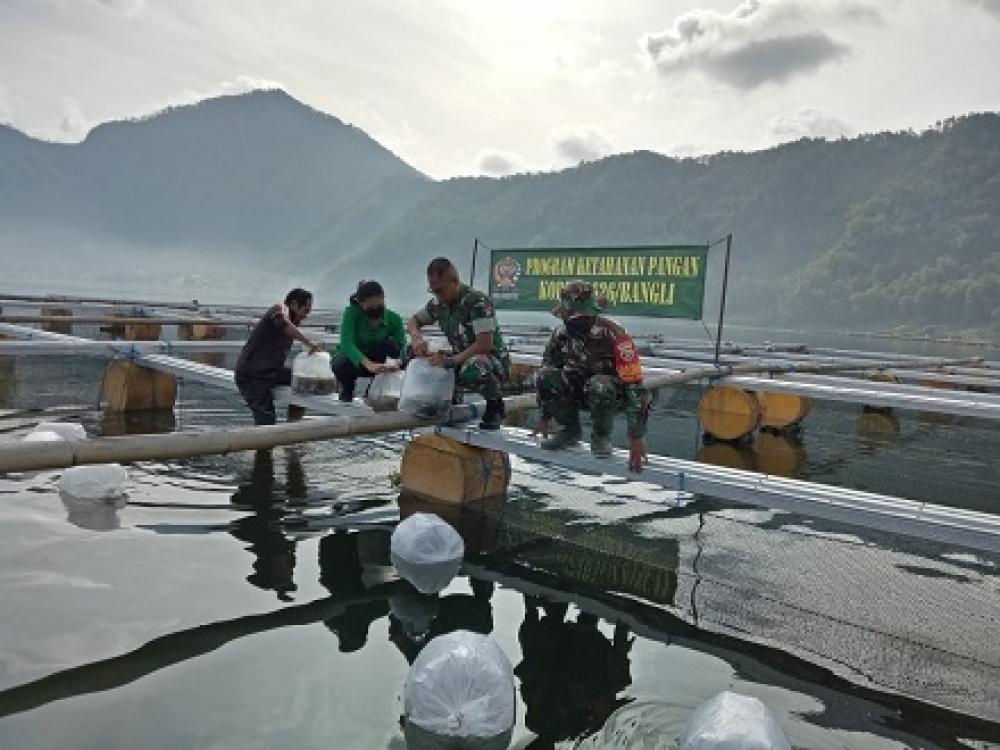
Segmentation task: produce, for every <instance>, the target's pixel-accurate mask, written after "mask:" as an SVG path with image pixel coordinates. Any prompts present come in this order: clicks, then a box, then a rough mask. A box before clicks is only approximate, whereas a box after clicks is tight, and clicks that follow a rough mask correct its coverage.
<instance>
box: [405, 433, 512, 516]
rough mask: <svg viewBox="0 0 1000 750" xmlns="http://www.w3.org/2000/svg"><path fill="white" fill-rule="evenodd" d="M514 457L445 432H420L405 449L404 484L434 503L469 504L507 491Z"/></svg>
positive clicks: (406, 489) (410, 490) (406, 488)
mask: <svg viewBox="0 0 1000 750" xmlns="http://www.w3.org/2000/svg"><path fill="white" fill-rule="evenodd" d="M509 483H510V460H509V459H508V458H507V455H506V454H505V453H501V452H500V451H494V450H489V449H487V448H477V447H475V446H472V445H465V444H464V443H459V442H456V441H455V440H451V439H450V438H446V437H443V436H441V435H418V436H417V437H416V438H414V439H413V440H412V441H411V442H410V444H409V445H407V446H406V450H405V451H404V452H403V463H402V466H401V468H400V484H401V486H402V488H403V490H404V491H405V492H408V493H411V494H413V495H416V496H417V497H421V498H424V499H426V500H429V501H431V502H436V503H443V504H450V505H465V504H467V503H471V502H476V501H480V500H482V499H483V498H489V497H497V496H500V495H504V494H506V493H507V486H508V484H509Z"/></svg>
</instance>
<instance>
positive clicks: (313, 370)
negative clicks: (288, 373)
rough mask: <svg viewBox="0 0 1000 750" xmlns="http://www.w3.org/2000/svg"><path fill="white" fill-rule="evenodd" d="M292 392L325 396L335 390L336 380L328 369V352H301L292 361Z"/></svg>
mask: <svg viewBox="0 0 1000 750" xmlns="http://www.w3.org/2000/svg"><path fill="white" fill-rule="evenodd" d="M292 390H293V391H295V392H296V393H312V394H318V395H326V394H328V393H333V392H334V391H336V390H337V378H336V377H335V376H334V374H333V370H331V369H330V354H329V353H328V352H316V353H315V354H310V353H309V352H301V353H299V354H297V355H296V356H295V359H293V360H292Z"/></svg>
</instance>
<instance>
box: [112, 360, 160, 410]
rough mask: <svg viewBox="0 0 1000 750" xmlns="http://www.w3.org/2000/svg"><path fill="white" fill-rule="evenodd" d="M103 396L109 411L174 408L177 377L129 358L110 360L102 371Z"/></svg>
mask: <svg viewBox="0 0 1000 750" xmlns="http://www.w3.org/2000/svg"><path fill="white" fill-rule="evenodd" d="M104 398H105V400H106V401H107V408H108V411H145V410H152V409H173V408H174V402H175V401H176V400H177V379H176V378H175V377H174V376H173V375H169V374H167V373H164V372H157V371H155V370H150V369H149V368H147V367H140V366H139V365H136V364H134V363H132V362H126V361H124V360H117V359H116V360H112V361H111V362H109V363H108V369H107V371H106V372H105V374H104Z"/></svg>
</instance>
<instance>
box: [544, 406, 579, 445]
mask: <svg viewBox="0 0 1000 750" xmlns="http://www.w3.org/2000/svg"><path fill="white" fill-rule="evenodd" d="M556 420H557V421H558V422H559V429H558V430H557V431H556V434H555V435H553V436H552V437H550V438H546V439H545V440H543V441H542V448H544V449H545V450H547V451H561V450H562V449H563V448H569V447H570V446H573V445H576V444H577V443H579V442H580V438H581V437H582V436H583V430H582V429H581V427H580V412H579V411H577V410H576V409H572V410H570V409H567V410H565V411H564V412H560V413H559V414H557V415H556Z"/></svg>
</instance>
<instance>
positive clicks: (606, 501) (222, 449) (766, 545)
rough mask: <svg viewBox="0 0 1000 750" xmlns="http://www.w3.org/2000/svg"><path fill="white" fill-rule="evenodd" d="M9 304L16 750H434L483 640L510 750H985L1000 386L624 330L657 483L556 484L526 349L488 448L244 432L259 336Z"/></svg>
mask: <svg viewBox="0 0 1000 750" xmlns="http://www.w3.org/2000/svg"><path fill="white" fill-rule="evenodd" d="M0 304H2V305H3V316H4V318H6V320H5V321H3V324H2V326H0V334H2V335H3V340H0V472H2V473H0V533H2V534H3V537H4V540H5V544H4V545H3V548H2V551H0V593H2V595H3V598H4V601H5V605H4V607H3V608H2V609H0V631H2V632H3V633H4V639H3V644H2V647H0V747H4V748H6V747H11V748H21V747H25V748H28V747H30V748H63V747H73V748H107V747H147V748H178V747H254V748H255V747H260V748H265V747H267V748H269V747H276V746H279V745H281V746H297V747H345V748H347V747H351V748H353V747H358V748H368V747H373V748H403V747H407V746H409V747H420V746H425V745H422V744H421V743H422V742H425V741H428V742H429V741H432V740H433V738H427V737H423V736H421V735H420V732H419V731H415V730H414V729H413V727H414V726H415V723H414V722H410V723H409V724H408V723H407V722H406V721H405V720H402V721H401V719H402V717H404V715H410V716H411V718H413V717H415V715H416V710H415V709H414V708H413V706H412V705H410V706H408V705H407V701H408V699H407V695H408V692H409V691H408V688H407V686H408V684H409V683H408V674H409V673H410V669H411V665H414V664H418V659H419V657H420V654H421V653H422V652H424V650H425V649H426V648H427V647H428V644H430V643H432V642H434V640H435V639H436V638H439V637H441V636H453V634H456V633H461V632H463V631H467V632H469V633H472V634H479V635H483V636H488V637H489V639H490V641H491V642H492V643H493V644H495V645H496V646H497V647H499V651H500V652H502V654H501V656H502V657H505V658H506V660H507V661H509V666H510V670H511V675H512V678H511V679H512V684H513V691H514V695H513V703H512V709H513V718H512V722H513V724H512V726H511V729H510V732H509V736H506V735H504V737H503V739H504V740H505V743H504V744H503V746H504V747H507V746H510V747H516V748H528V747H553V746H555V747H585V748H605V747H648V748H653V747H679V746H680V738H681V737H682V735H683V734H684V732H685V728H686V726H687V724H688V722H689V720H690V719H691V718H692V716H693V714H694V713H695V711H696V709H698V707H699V706H702V705H703V704H705V703H706V702H707V701H709V700H710V699H712V698H713V697H714V696H716V695H717V694H719V693H720V692H722V691H727V690H728V691H732V692H735V693H738V694H741V695H744V696H750V697H753V698H757V699H759V700H760V701H761V702H762V703H763V704H764V705H765V706H766V707H767V708H768V709H769V710H770V712H771V713H772V714H773V716H774V717H775V718H776V720H777V722H778V724H780V727H781V729H782V730H783V732H784V734H785V735H786V736H787V739H788V742H789V743H790V745H791V746H792V747H801V748H844V747H847V748H903V747H921V748H939V747H940V748H952V747H966V748H988V747H992V746H997V745H998V744H1000V639H997V637H996V633H997V630H998V626H1000V463H998V462H997V460H996V455H997V450H998V447H1000V441H998V432H997V425H998V422H997V417H998V416H1000V366H998V365H997V364H996V362H995V360H997V359H1000V352H997V351H995V350H990V349H988V348H976V349H967V348H963V347H958V346H955V347H948V346H947V345H943V344H942V345H931V344H925V345H922V348H921V349H919V350H918V349H917V347H918V344H916V343H913V342H909V343H908V344H907V345H906V348H907V349H908V351H902V352H888V353H887V352H884V351H881V352H877V351H868V350H864V349H859V348H858V341H857V340H852V341H850V342H847V341H845V340H835V339H833V338H832V337H830V338H829V339H828V340H818V339H817V340H815V341H812V340H809V341H807V343H804V344H801V343H798V341H796V342H794V343H792V344H773V343H761V344H757V345H752V344H745V345H736V344H734V345H731V346H725V347H723V348H722V358H721V360H720V362H719V364H718V366H717V365H716V363H715V361H714V352H713V347H712V346H711V344H710V343H709V342H698V341H694V340H686V339H676V338H675V339H669V338H668V337H665V336H662V335H660V336H657V334H656V332H655V331H649V332H648V333H647V332H644V331H641V330H636V333H637V339H638V341H639V343H640V346H641V348H642V351H643V354H644V356H643V364H644V370H645V373H646V379H647V381H649V382H652V383H656V384H660V385H662V386H663V387H662V388H661V389H660V390H659V392H658V397H657V400H656V402H655V404H654V407H653V412H652V415H651V419H650V429H649V434H648V438H647V440H648V447H649V452H650V454H651V455H650V462H649V464H648V465H647V467H646V469H645V470H644V472H643V474H641V475H639V476H636V475H634V474H629V473H628V471H627V470H626V467H625V457H623V456H622V455H620V454H619V455H616V456H614V457H612V458H610V459H606V460H603V461H601V460H598V459H595V458H593V457H592V456H591V455H590V452H589V451H587V450H585V449H583V450H578V451H569V452H566V453H563V454H548V455H546V454H543V453H542V452H541V451H540V450H539V449H538V447H537V441H536V440H535V439H534V438H532V437H531V436H530V427H531V426H532V425H533V424H534V421H535V417H536V415H535V414H534V413H533V412H532V409H531V406H532V404H533V399H534V396H533V394H531V393H530V376H531V370H532V368H533V367H535V366H537V364H538V362H539V356H540V353H541V346H542V345H543V343H544V341H545V335H544V333H543V332H542V331H539V330H537V329H535V328H533V327H532V326H528V325H524V326H517V327H512V328H510V329H508V330H506V331H505V334H506V336H507V338H508V340H509V341H510V342H511V346H512V353H513V359H514V362H515V364H516V367H515V374H518V373H520V377H521V378H522V383H521V384H522V386H523V390H524V391H525V392H524V393H519V394H518V393H512V394H511V395H510V396H509V397H508V398H509V407H512V408H510V409H509V412H510V413H509V417H508V424H506V425H505V426H504V427H503V428H502V429H501V431H500V433H499V435H496V434H493V435H490V434H486V433H482V432H480V431H479V430H477V429H475V428H474V426H473V425H474V424H475V422H476V421H478V418H477V416H476V415H477V414H478V412H479V408H480V407H479V405H477V404H475V403H474V402H473V403H469V404H467V405H464V406H459V407H455V408H454V409H452V410H451V411H450V412H449V414H447V415H446V417H445V418H444V419H443V420H442V422H443V423H441V424H439V423H438V421H439V420H436V419H423V418H419V419H418V418H415V417H411V416H409V415H407V414H403V413H400V412H395V411H388V412H379V413H375V412H374V411H372V410H371V409H369V408H368V407H367V406H365V404H364V403H363V402H362V401H361V400H358V401H357V402H356V403H355V404H347V405H341V404H338V403H336V395H335V394H334V395H332V396H331V395H326V394H324V393H311V394H295V393H289V394H285V395H284V396H283V398H284V400H285V401H284V402H287V403H289V404H290V405H292V406H297V407H299V408H300V409H304V410H305V414H306V417H305V418H304V419H302V420H300V421H294V422H290V423H287V424H286V423H284V422H279V424H278V425H276V426H274V427H262V428H255V427H252V420H251V418H250V416H249V412H248V411H247V409H246V408H245V406H244V405H243V403H242V401H241V400H240V397H239V394H238V393H237V392H236V389H235V386H234V384H233V383H232V374H231V370H232V367H233V364H234V362H235V357H236V355H237V353H238V351H239V348H240V346H241V342H242V340H243V339H244V338H245V334H246V328H247V324H248V321H252V320H253V315H254V313H256V312H258V311H256V310H254V309H252V308H236V307H229V308H225V309H224V308H222V307H211V306H199V307H197V308H195V309H189V308H185V307H183V306H181V305H178V304H174V305H170V304H163V303H149V302H148V301H129V302H128V303H127V304H120V303H118V302H116V301H114V300H106V301H94V300H89V301H85V300H66V299H63V300H48V299H12V298H7V299H4V300H2V301H0ZM53 310H58V311H60V312H59V313H58V314H56V313H54V312H53ZM43 317H44V318H47V319H48V320H42V318H43ZM53 318H55V320H53ZM116 318H120V319H122V320H124V321H127V322H125V323H119V322H116V321H115V319H116ZM109 321H111V322H109ZM309 322H310V323H313V322H314V320H313V319H312V318H310V321H309ZM315 322H316V324H317V326H318V329H326V330H325V333H321V332H320V330H317V331H316V334H315V335H316V336H317V337H318V338H323V339H325V340H326V341H328V342H332V341H335V340H336V322H337V321H336V317H335V316H334V315H332V314H328V313H326V312H324V311H317V313H316V315H315ZM129 326H134V328H132V329H128V327H129ZM140 326H141V327H142V328H139V327H140ZM102 328H103V329H105V330H102ZM196 328H197V330H196ZM731 335H734V336H736V334H735V333H734V334H731ZM803 336H804V335H803ZM764 337H765V336H764V335H763V334H751V333H749V332H747V333H746V334H745V335H740V336H739V338H741V339H745V340H747V341H755V340H760V339H762V338H764ZM768 338H773V334H772V335H771V336H768ZM790 338H791V337H790ZM143 339H146V340H143ZM878 343H879V345H880V347H882V348H884V345H885V343H886V342H884V341H880V342H878ZM115 378H119V380H117V381H116V380H115ZM319 390H325V389H319ZM126 391H127V392H128V393H126ZM360 391H361V389H360V388H359V392H360ZM513 407H517V408H513ZM619 421H620V422H623V421H624V420H619ZM52 423H55V424H56V425H59V424H63V425H69V424H80V425H82V427H83V430H84V431H85V433H86V436H85V437H84V438H82V439H81V438H80V435H79V433H78V432H77V431H76V429H77V428H70V427H64V428H60V427H58V426H55V427H53V426H52ZM623 427H624V425H623V424H619V425H616V435H615V444H616V445H617V446H622V445H625V440H624V434H623ZM60 432H62V433H65V434H63V435H60V434H57V433H60ZM33 433H34V434H35V435H36V437H35V438H32V439H29V440H25V438H27V437H28V436H29V435H32V434H33ZM39 433H46V434H49V435H54V437H51V438H42V437H38V434H39ZM404 456H408V458H405V459H404ZM109 463H120V464H122V465H123V466H124V468H125V472H126V474H127V477H126V479H125V481H124V484H123V485H122V486H121V487H120V490H121V494H120V495H116V496H114V497H111V496H108V497H106V498H101V499H97V500H95V499H88V498H86V497H80V496H78V495H75V494H73V493H70V492H67V491H66V489H65V487H66V485H65V482H64V479H63V475H64V472H65V471H66V470H67V469H68V468H69V467H72V466H88V465H95V466H97V465H103V464H109ZM407 464H409V468H408V467H407ZM470 467H471V468H470ZM498 489H499V490H500V491H499V492H498V491H497V490H498ZM503 490H506V491H505V492H503ZM418 513H426V514H433V515H436V516H438V517H439V518H440V519H441V520H443V521H444V522H445V524H447V525H448V526H449V527H450V529H452V530H453V531H454V532H455V534H456V536H454V537H452V536H446V537H444V538H445V539H447V540H449V541H448V543H447V544H444V543H442V544H441V545H439V546H441V547H447V548H449V549H450V548H451V546H450V545H453V544H457V543H458V542H460V544H461V549H462V551H463V552H462V554H461V556H460V559H458V560H456V561H455V569H457V573H454V571H451V572H450V573H449V574H448V575H447V576H446V577H445V578H443V579H441V583H442V584H443V585H444V587H443V588H441V589H440V590H438V591H433V589H437V588H438V585H437V584H436V585H434V586H431V587H426V586H419V585H414V583H413V581H417V583H419V580H418V579H417V578H415V577H414V575H413V574H411V573H409V572H407V575H406V576H405V577H403V576H401V575H400V573H401V572H404V571H408V565H409V564H408V563H407V564H406V565H401V564H400V559H399V558H398V557H397V558H396V563H397V564H395V565H394V564H393V550H392V548H391V547H392V544H391V537H392V534H393V532H394V530H395V529H396V528H397V525H398V524H399V522H400V520H401V519H411V518H414V517H416V516H415V514H418ZM445 533H446V534H447V533H450V532H445ZM456 539H457V540H458V542H455V540H456ZM445 567H447V566H445ZM452 575H453V577H452ZM422 589H427V590H426V591H423V590H422ZM498 658H499V657H498ZM500 661H502V659H500ZM501 672H502V670H501ZM498 674H500V673H498ZM501 676H502V675H501ZM497 680H498V684H501V683H502V684H506V683H503V682H502V680H501V679H500V677H497ZM410 700H415V699H413V698H412V696H411V699H410ZM408 743H409V744H408ZM431 746H433V745H431ZM483 746H484V747H485V746H490V745H483Z"/></svg>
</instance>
